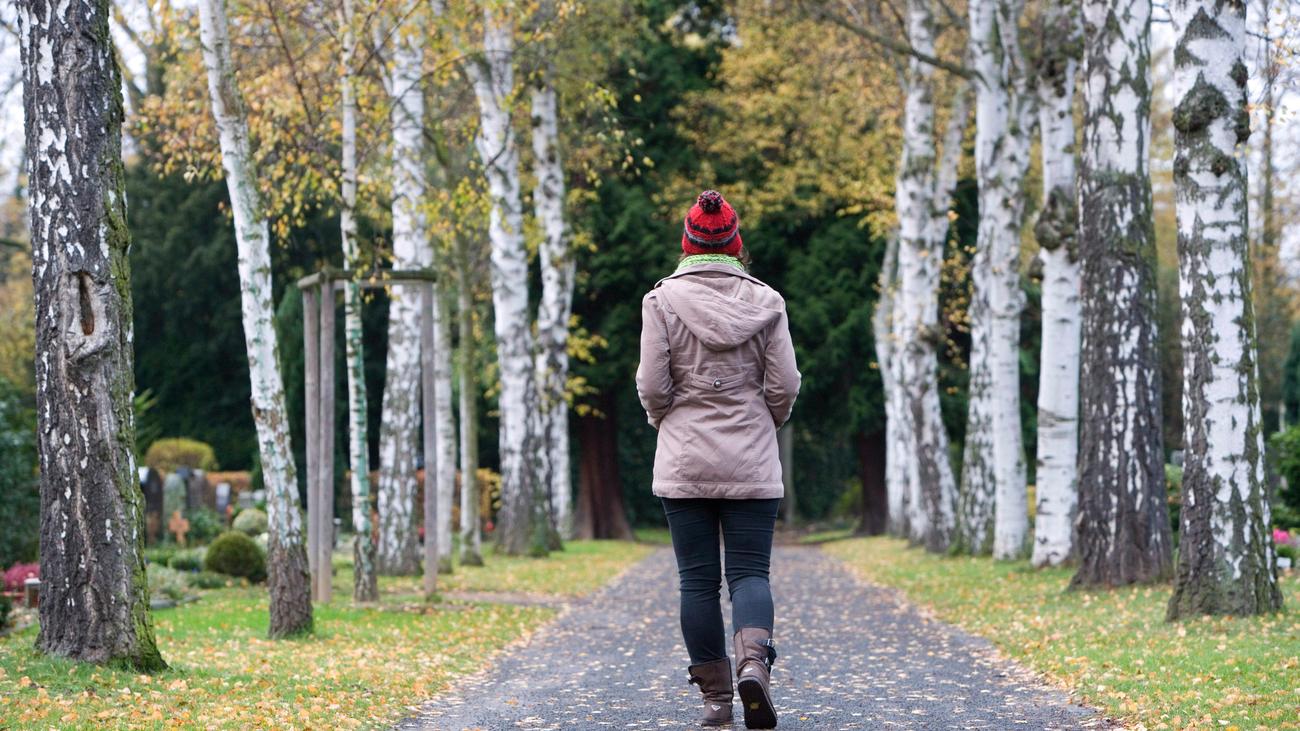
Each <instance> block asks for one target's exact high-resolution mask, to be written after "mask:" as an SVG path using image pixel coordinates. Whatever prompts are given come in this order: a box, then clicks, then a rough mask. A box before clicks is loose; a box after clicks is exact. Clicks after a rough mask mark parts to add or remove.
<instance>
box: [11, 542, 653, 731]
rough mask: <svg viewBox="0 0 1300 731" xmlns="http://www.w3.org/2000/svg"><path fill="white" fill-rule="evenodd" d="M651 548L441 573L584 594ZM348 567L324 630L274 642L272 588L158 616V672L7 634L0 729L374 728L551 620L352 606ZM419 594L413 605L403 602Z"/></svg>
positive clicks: (395, 595) (579, 551) (594, 549)
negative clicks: (112, 665) (36, 646)
mask: <svg viewBox="0 0 1300 731" xmlns="http://www.w3.org/2000/svg"><path fill="white" fill-rule="evenodd" d="M649 550H650V549H649V548H647V547H643V546H638V545H635V544H629V543H618V542H612V541H601V542H581V541H575V542H572V543H570V544H568V546H567V550H565V551H564V552H561V553H557V554H555V555H554V556H553V557H552V558H550V559H545V560H535V559H512V558H504V557H495V556H491V555H489V556H487V557H486V558H487V560H488V566H487V567H485V568H460V569H459V570H458V572H457V573H456V574H454V575H453V576H442V577H439V578H440V580H441V581H440V584H441V587H440V588H442V589H444V590H446V589H451V588H452V587H456V586H463V587H472V588H473V590H475V591H494V592H530V593H541V594H553V595H563V596H573V595H577V594H582V593H585V592H587V591H591V590H592V589H595V588H597V587H599V586H600V585H601V584H603V583H604V582H605V581H608V580H609V579H610V578H612V577H613V576H614V575H615V574H617V573H618V572H619V571H621V570H622V569H623V568H624V567H626V566H628V565H630V564H631V563H632V562H634V561H635V560H636V559H638V558H640V557H642V556H644V555H645V554H646V553H647V552H648V551H649ZM350 582H351V572H350V571H347V570H340V571H339V572H338V574H337V575H336V576H335V580H334V585H335V595H334V600H333V602H331V603H330V604H329V605H328V606H322V605H319V604H318V605H317V606H316V613H315V617H316V632H315V634H314V635H313V636H311V637H308V638H303V639H297V640H281V641H271V640H267V639H266V630H267V598H266V591H265V587H242V588H238V587H237V588H226V589H216V590H212V591H207V592H204V593H203V595H202V598H201V599H200V600H199V601H197V602H194V603H192V604H186V605H183V606H180V607H177V608H175V609H168V610H161V611H157V612H155V613H154V621H155V625H156V628H157V634H158V644H159V646H160V648H161V650H162V653H163V657H164V658H165V659H166V660H167V662H168V663H169V664H170V665H171V669H170V670H168V671H165V672H163V673H159V674H157V675H154V676H146V675H139V674H136V673H132V672H128V671H121V670H112V669H108V668H103V667H95V666H90V665H81V664H77V663H73V662H68V661H66V660H58V659H51V658H48V657H44V656H41V655H39V654H37V653H36V652H35V651H34V650H33V649H32V643H33V641H34V640H35V637H36V630H35V628H29V629H27V630H25V631H23V632H20V633H17V634H16V635H14V636H10V637H7V638H3V639H0V729H5V731H10V730H11V729H13V730H15V731H16V730H18V729H47V728H60V729H65V728H169V727H177V726H179V727H189V728H229V729H243V728H255V727H256V728H373V727H383V726H387V725H389V724H391V723H392V722H394V721H396V720H398V719H400V718H402V717H403V716H405V715H407V714H408V713H409V710H408V709H407V706H410V705H412V704H415V703H418V702H420V701H422V700H424V699H427V698H429V697H430V696H432V695H434V694H436V693H437V692H439V691H441V690H443V689H445V688H446V687H447V686H448V685H449V684H450V683H451V682H452V681H454V680H455V679H456V678H457V677H459V676H462V675H465V674H467V673H471V672H474V671H476V670H479V669H481V668H482V667H484V666H485V665H486V663H487V661H488V660H489V659H490V658H491V656H492V655H493V654H494V653H496V652H497V651H499V650H500V649H501V648H502V647H504V646H505V645H506V644H508V643H510V642H511V641H513V640H516V639H518V638H520V637H523V636H524V635H526V634H527V633H528V632H530V631H532V630H534V629H536V628H537V627H538V626H539V625H540V624H541V623H543V622H545V621H546V620H547V619H549V618H550V617H551V616H553V615H554V613H555V610H554V609H550V608H545V607H534V606H516V605H510V604H486V603H455V602H441V603H435V604H432V605H430V604H427V603H425V602H423V601H421V600H420V597H419V594H418V589H415V590H414V591H412V592H406V593H407V594H409V596H404V592H403V590H402V589H403V587H407V586H409V587H412V588H414V587H418V583H419V580H418V579H407V578H396V579H393V578H381V579H380V590H381V592H382V593H383V594H384V598H385V601H384V602H381V604H380V605H379V606H368V607H359V606H355V605H353V604H352V602H351V601H350V597H351V583H350ZM406 599H409V601H406Z"/></svg>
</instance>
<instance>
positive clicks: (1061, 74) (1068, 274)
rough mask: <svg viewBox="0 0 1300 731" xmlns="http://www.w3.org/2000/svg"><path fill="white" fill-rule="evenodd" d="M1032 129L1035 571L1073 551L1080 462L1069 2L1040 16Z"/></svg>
mask: <svg viewBox="0 0 1300 731" xmlns="http://www.w3.org/2000/svg"><path fill="white" fill-rule="evenodd" d="M1040 22H1041V26H1040V28H1041V34H1040V36H1039V40H1038V45H1039V56H1038V69H1037V71H1038V78H1037V84H1038V89H1037V91H1038V129H1039V135H1040V140H1041V150H1042V153H1041V155H1042V175H1043V208H1042V211H1041V212H1040V213H1039V214H1038V220H1037V222H1036V223H1035V224H1034V236H1035V237H1036V238H1037V239H1038V246H1039V258H1040V259H1041V261H1042V264H1043V283H1042V308H1043V315H1042V320H1043V332H1042V350H1041V353H1040V357H1039V374H1040V375H1039V387H1038V470H1037V480H1036V493H1037V507H1036V511H1035V519H1034V549H1033V554H1032V557H1031V560H1032V561H1033V564H1034V566H1040V567H1041V566H1059V565H1061V564H1062V563H1064V562H1065V561H1067V560H1068V559H1069V558H1070V557H1071V555H1072V553H1073V547H1074V534H1073V531H1074V516H1075V510H1076V507H1077V504H1078V496H1077V491H1078V485H1079V482H1078V455H1079V248H1078V242H1077V240H1076V238H1075V232H1076V230H1077V227H1078V217H1079V208H1078V206H1077V204H1076V202H1075V195H1076V187H1075V182H1074V178H1075V164H1074V150H1075V142H1074V137H1075V128H1074V85H1075V75H1076V72H1077V70H1078V55H1079V50H1080V44H1081V43H1082V41H1083V39H1082V28H1081V27H1080V24H1079V10H1078V6H1077V5H1076V4H1075V0H1051V1H1050V2H1049V3H1048V4H1047V6H1046V8H1045V9H1044V10H1043V17H1042V19H1041V21H1040Z"/></svg>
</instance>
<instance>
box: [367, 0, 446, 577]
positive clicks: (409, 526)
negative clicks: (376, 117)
mask: <svg viewBox="0 0 1300 731" xmlns="http://www.w3.org/2000/svg"><path fill="white" fill-rule="evenodd" d="M415 5H416V3H415V2H408V3H407V5H406V10H405V12H406V14H407V16H408V17H409V14H410V13H411V12H413V11H414V9H415ZM395 33H396V34H397V38H396V42H395V43H394V46H393V70H392V74H391V77H390V79H389V84H388V87H389V95H390V96H391V97H392V100H393V107H392V112H391V115H390V117H391V124H392V128H393V155H392V176H393V268H394V269H421V268H424V267H426V266H428V265H429V258H430V257H429V256H428V254H429V253H431V250H430V247H429V244H428V226H427V221H426V220H425V215H424V212H423V210H422V205H423V201H424V193H425V179H424V132H423V129H422V124H423V121H424V94H423V90H422V89H421V84H420V79H421V75H422V74H423V61H424V45H423V40H424V39H423V34H422V33H421V32H419V29H408V30H403V29H400V28H399V29H397V30H396V31H395ZM386 373H387V376H386V378H385V382H384V394H383V415H382V418H381V422H380V424H381V425H380V432H379V486H378V492H379V496H378V497H379V551H378V565H379V570H380V571H382V572H383V573H385V574H390V575H411V574H416V573H418V572H419V571H420V542H419V536H418V535H417V534H416V530H415V527H416V524H417V518H416V512H415V497H416V492H417V484H418V479H417V477H416V469H415V466H416V460H415V458H416V455H417V454H419V437H420V399H419V393H420V293H419V290H418V289H415V288H406V287H401V286H399V287H395V288H394V289H393V293H392V300H391V301H390V303H389V306H388V363H387V368H386ZM439 515H446V513H443V512H441V511H440V512H439ZM441 535H442V534H441V533H439V536H441Z"/></svg>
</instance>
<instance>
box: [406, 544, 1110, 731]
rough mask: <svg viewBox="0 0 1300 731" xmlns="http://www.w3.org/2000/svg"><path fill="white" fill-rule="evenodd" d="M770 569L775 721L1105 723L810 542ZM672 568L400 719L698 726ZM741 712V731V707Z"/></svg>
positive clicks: (565, 617)
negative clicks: (775, 653) (773, 600)
mask: <svg viewBox="0 0 1300 731" xmlns="http://www.w3.org/2000/svg"><path fill="white" fill-rule="evenodd" d="M772 566H773V593H774V594H775V598H776V603H777V604H776V607H777V610H776V624H777V627H776V635H775V639H776V643H777V649H778V650H779V651H780V653H781V657H780V659H779V660H777V663H776V666H775V668H774V670H773V678H772V689H773V695H774V697H775V700H776V703H777V710H778V712H779V713H780V728H782V729H799V728H817V729H879V728H887V729H895V728H897V729H958V728H965V729H971V728H975V729H1010V728H1024V729H1077V728H1097V727H1102V726H1104V725H1105V721H1104V720H1103V719H1101V718H1100V717H1099V716H1097V715H1096V714H1095V713H1094V712H1093V711H1092V710H1090V709H1086V708H1082V707H1080V706H1077V705H1071V704H1070V702H1069V700H1068V699H1067V697H1066V695H1065V694H1064V693H1062V692H1060V691H1057V690H1053V689H1050V688H1047V687H1045V686H1043V685H1042V683H1041V682H1039V681H1037V680H1036V679H1035V678H1034V677H1033V676H1031V675H1030V674H1029V673H1028V672H1026V671H1025V670H1023V669H1022V668H1019V667H1018V666H1016V665H1014V664H1012V663H1010V662H1008V661H1006V660H1003V659H1000V658H999V657H998V656H997V655H996V653H994V652H993V650H992V648H991V647H990V646H989V644H988V643H987V642H985V641H984V640H981V639H978V638H975V637H972V636H971V635H969V634H966V633H964V632H962V631H960V630H958V629H956V628H954V627H951V626H949V625H946V624H943V623H941V622H938V621H935V620H932V619H929V618H927V617H925V616H924V615H922V614H921V613H920V612H918V611H917V609H916V608H914V607H912V606H910V605H908V604H906V603H904V602H902V601H901V600H900V599H899V597H898V595H897V594H896V593H894V592H892V591H890V590H887V589H882V588H879V587H875V586H871V585H867V584H863V583H861V582H859V581H857V580H855V579H854V578H853V577H852V576H851V575H850V574H849V572H848V570H847V569H845V568H844V567H843V565H841V564H840V563H839V562H838V561H837V560H835V559H833V558H831V557H829V556H827V555H826V554H824V553H822V552H821V551H819V550H817V549H815V548H805V547H777V549H776V552H775V554H774V556H773V559H772ZM676 576H677V573H676V566H675V564H674V560H673V556H672V552H671V551H668V550H666V549H665V550H661V551H658V552H656V553H655V554H653V555H652V556H650V557H649V558H647V559H646V560H645V561H643V562H641V563H639V564H637V565H635V566H633V567H632V568H631V569H630V570H628V571H627V572H626V573H625V574H624V575H623V576H622V577H620V578H619V579H617V580H616V581H615V582H614V583H612V584H611V585H610V586H608V587H606V588H605V589H603V590H601V591H600V592H597V593H596V594H594V595H593V596H591V597H588V598H586V599H583V600H581V601H579V602H576V603H575V604H573V605H571V606H570V607H569V608H568V609H567V610H566V611H565V612H564V613H562V614H561V616H560V617H558V618H557V619H556V620H554V621H553V622H552V623H551V624H550V625H547V626H545V627H542V628H539V630H538V631H537V632H536V633H535V634H534V635H533V636H532V638H531V639H530V640H529V641H528V642H527V643H523V644H520V645H516V646H515V647H513V648H511V649H510V650H508V651H507V652H506V653H505V654H504V655H502V656H500V657H499V658H498V659H497V660H496V661H495V662H494V663H493V665H492V667H490V668H489V669H487V670H486V671H485V672H483V673H481V674H479V675H477V676H474V677H472V678H469V679H467V680H466V681H463V682H462V683H461V684H460V685H459V686H458V687H457V688H455V689H453V690H452V691H450V692H449V693H447V694H445V695H443V696H440V697H438V698H434V699H433V700H431V701H429V702H428V703H426V704H424V705H423V706H421V707H419V708H418V713H417V714H416V715H415V717H413V718H410V719H408V720H406V721H404V722H403V723H401V724H400V725H399V727H398V728H400V729H442V730H446V731H462V730H463V729H515V728H521V729H565V730H566V731H567V730H568V729H601V728H619V729H659V728H694V727H695V723H694V719H695V718H696V717H697V713H698V710H699V693H698V691H697V690H696V688H695V687H694V686H688V685H687V683H686V665H687V657H686V650H685V648H684V646H683V645H682V641H681V636H680V634H679V631H678V626H677V593H676V592H677V581H676ZM723 596H724V607H723V609H724V616H725V617H727V624H728V632H730V631H731V630H730V616H731V613H730V608H729V607H726V606H725V596H726V591H725V589H724V591H723ZM430 641H431V642H433V641H436V638H430ZM727 646H728V647H730V646H731V643H730V641H729V640H728V643H727ZM413 710H417V709H413ZM736 716H737V723H736V727H737V728H744V724H743V722H741V721H740V709H739V706H737V708H736Z"/></svg>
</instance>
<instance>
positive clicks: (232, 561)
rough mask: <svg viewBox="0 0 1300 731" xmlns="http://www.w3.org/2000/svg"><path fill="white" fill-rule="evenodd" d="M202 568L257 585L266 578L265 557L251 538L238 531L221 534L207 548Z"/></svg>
mask: <svg viewBox="0 0 1300 731" xmlns="http://www.w3.org/2000/svg"><path fill="white" fill-rule="evenodd" d="M203 568H205V569H207V570H208V571H215V572H217V573H219V574H226V575H227V576H241V577H243V578H245V579H248V580H249V581H252V582H253V583H257V582H259V581H262V580H263V579H265V578H266V556H265V555H263V554H262V549H261V548H258V546H257V544H256V543H255V542H253V539H252V538H249V537H248V536H247V535H246V534H244V533H240V532H239V531H230V532H228V533H222V534H221V535H220V536H218V537H217V540H215V541H213V542H212V545H211V546H208V555H207V557H205V558H204V559H203Z"/></svg>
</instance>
